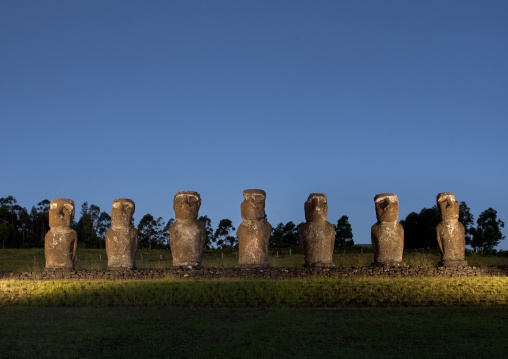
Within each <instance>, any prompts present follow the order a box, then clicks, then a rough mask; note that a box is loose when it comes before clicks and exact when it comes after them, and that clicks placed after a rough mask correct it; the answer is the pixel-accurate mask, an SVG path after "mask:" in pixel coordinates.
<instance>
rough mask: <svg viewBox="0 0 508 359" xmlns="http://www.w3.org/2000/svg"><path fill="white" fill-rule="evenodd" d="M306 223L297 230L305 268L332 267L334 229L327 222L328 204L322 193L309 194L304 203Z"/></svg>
mask: <svg viewBox="0 0 508 359" xmlns="http://www.w3.org/2000/svg"><path fill="white" fill-rule="evenodd" d="M304 208H305V220H306V222H305V223H304V224H303V225H302V226H301V227H300V229H299V230H298V237H299V239H300V246H301V247H302V250H303V254H304V257H305V266H306V267H333V259H332V254H333V246H334V244H335V227H334V226H333V224H331V223H330V222H328V221H327V219H328V203H327V200H326V195H324V194H323V193H311V194H310V195H309V198H308V199H307V201H306V202H305V205H304Z"/></svg>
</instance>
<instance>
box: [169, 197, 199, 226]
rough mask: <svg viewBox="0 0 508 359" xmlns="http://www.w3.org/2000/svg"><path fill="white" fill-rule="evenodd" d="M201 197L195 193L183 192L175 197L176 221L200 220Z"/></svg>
mask: <svg viewBox="0 0 508 359" xmlns="http://www.w3.org/2000/svg"><path fill="white" fill-rule="evenodd" d="M199 207H201V197H200V196H199V193H197V192H194V191H182V192H178V193H177V194H176V195H175V198H174V200H173V210H174V211H175V217H176V219H198V214H199Z"/></svg>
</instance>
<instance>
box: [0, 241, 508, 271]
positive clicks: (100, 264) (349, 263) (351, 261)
mask: <svg viewBox="0 0 508 359" xmlns="http://www.w3.org/2000/svg"><path fill="white" fill-rule="evenodd" d="M367 251H368V250H367V249H366V250H365V252H367ZM403 259H404V261H405V262H406V264H408V265H409V266H415V267H435V266H437V265H438V263H439V261H440V255H439V253H438V252H437V251H435V250H423V251H422V250H417V251H416V250H407V251H405V252H404V258H403ZM269 260H270V266H272V267H286V268H287V267H301V266H303V264H304V258H303V254H302V253H301V251H300V250H299V249H293V250H292V255H289V249H283V250H282V255H280V256H272V255H270V259H269ZM466 260H467V261H468V264H469V265H471V266H480V265H508V257H503V256H492V255H476V254H475V255H468V256H466ZM333 261H334V263H335V265H336V266H337V267H363V266H369V265H370V264H371V263H372V262H374V254H373V253H362V252H361V251H360V249H359V248H358V247H354V248H352V249H348V250H347V251H345V252H344V250H336V251H335V253H334V254H333ZM107 264H108V262H107V256H106V251H105V250H104V249H84V248H79V249H78V252H77V260H76V262H75V268H76V270H106V269H107ZM172 264H173V263H172V258H171V252H169V251H168V250H162V249H161V250H159V249H152V250H148V249H142V250H138V253H137V256H136V265H137V267H138V268H139V269H168V268H171V267H172ZM237 264H238V257H237V254H236V251H234V250H225V251H221V250H211V251H205V252H204V253H203V261H202V265H203V267H205V268H232V267H234V266H236V265H237ZM44 267H45V259H44V249H42V248H31V249H0V271H6V272H7V271H21V272H26V271H27V272H40V271H43V270H45V269H44Z"/></svg>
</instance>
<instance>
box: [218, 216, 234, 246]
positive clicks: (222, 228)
mask: <svg viewBox="0 0 508 359" xmlns="http://www.w3.org/2000/svg"><path fill="white" fill-rule="evenodd" d="M234 230H235V227H233V222H231V220H230V219H227V218H225V219H221V220H220V222H219V225H218V226H217V229H216V230H215V234H214V235H213V236H214V238H215V240H216V241H217V245H218V246H219V247H221V248H224V247H231V248H233V247H235V246H236V245H237V244H238V239H237V238H236V237H234V236H232V235H230V232H233V231H234Z"/></svg>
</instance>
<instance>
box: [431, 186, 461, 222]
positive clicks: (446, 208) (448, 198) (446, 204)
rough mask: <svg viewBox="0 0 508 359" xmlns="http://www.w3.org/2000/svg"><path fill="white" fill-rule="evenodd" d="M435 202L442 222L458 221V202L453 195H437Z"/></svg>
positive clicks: (448, 193) (445, 193)
mask: <svg viewBox="0 0 508 359" xmlns="http://www.w3.org/2000/svg"><path fill="white" fill-rule="evenodd" d="M436 202H437V207H438V208H439V212H441V218H442V220H443V221H450V220H458V219H459V201H457V199H456V198H455V196H454V195H453V193H450V192H444V193H440V194H438V195H437V197H436Z"/></svg>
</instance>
